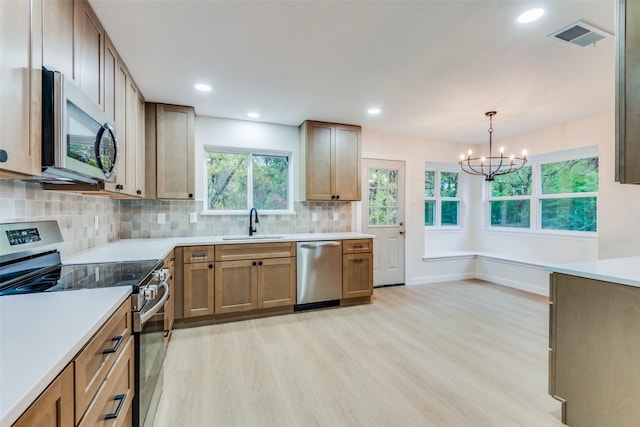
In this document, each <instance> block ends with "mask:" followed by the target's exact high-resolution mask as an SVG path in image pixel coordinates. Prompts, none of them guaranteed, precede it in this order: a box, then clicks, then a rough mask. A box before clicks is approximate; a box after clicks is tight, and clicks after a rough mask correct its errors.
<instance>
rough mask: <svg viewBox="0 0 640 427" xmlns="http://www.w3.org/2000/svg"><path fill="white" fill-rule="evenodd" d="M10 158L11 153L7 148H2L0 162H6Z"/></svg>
mask: <svg viewBox="0 0 640 427" xmlns="http://www.w3.org/2000/svg"><path fill="white" fill-rule="evenodd" d="M8 159H9V155H8V154H7V152H6V151H5V150H0V162H2V163H4V162H6V161H7V160H8Z"/></svg>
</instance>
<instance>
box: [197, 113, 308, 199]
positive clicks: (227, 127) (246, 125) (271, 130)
mask: <svg viewBox="0 0 640 427" xmlns="http://www.w3.org/2000/svg"><path fill="white" fill-rule="evenodd" d="M298 140H299V137H298V128H297V127H296V126H285V125H275V124H270V123H258V122H251V121H244V120H231V119H221V118H215V117H205V116H196V153H195V157H196V164H195V173H196V199H197V200H205V198H206V195H205V191H206V190H205V187H204V182H203V180H201V179H198V178H199V177H202V176H203V170H204V157H203V153H204V151H203V146H204V145H215V146H224V147H242V148H265V149H269V150H278V151H290V152H292V153H293V155H292V162H293V176H294V177H296V178H297V177H298V176H299V173H300V172H299V167H298V165H299V161H298V154H299V143H298ZM298 182H299V179H294V189H293V191H294V193H293V194H294V200H300V197H299V188H298Z"/></svg>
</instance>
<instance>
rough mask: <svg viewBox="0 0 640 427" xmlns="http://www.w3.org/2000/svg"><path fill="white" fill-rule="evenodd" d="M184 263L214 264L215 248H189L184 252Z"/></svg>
mask: <svg viewBox="0 0 640 427" xmlns="http://www.w3.org/2000/svg"><path fill="white" fill-rule="evenodd" d="M182 261H183V262H184V263H185V264H192V263H194V262H212V261H213V246H187V247H185V248H184V250H183V255H182Z"/></svg>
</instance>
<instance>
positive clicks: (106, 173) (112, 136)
mask: <svg viewBox="0 0 640 427" xmlns="http://www.w3.org/2000/svg"><path fill="white" fill-rule="evenodd" d="M105 132H108V135H109V140H113V144H114V145H115V147H116V149H115V150H114V152H113V159H111V167H110V168H109V170H106V169H105V168H104V165H103V164H102V160H101V157H100V145H101V144H102V135H104V133H105ZM94 148H95V154H96V162H97V163H98V167H99V168H100V170H102V173H103V174H104V176H105V177H106V178H107V179H108V178H109V177H110V176H111V173H112V172H113V168H114V167H115V164H116V158H117V157H118V144H117V142H116V136H115V134H114V133H113V130H112V129H111V126H109V124H108V123H105V124H103V125H102V126H101V127H100V130H99V131H98V135H96V142H95V144H94Z"/></svg>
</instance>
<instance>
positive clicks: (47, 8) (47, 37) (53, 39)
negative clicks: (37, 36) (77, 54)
mask: <svg viewBox="0 0 640 427" xmlns="http://www.w3.org/2000/svg"><path fill="white" fill-rule="evenodd" d="M73 3H74V2H73V0H46V1H44V2H43V6H44V10H43V37H42V65H44V66H45V67H46V68H47V69H49V70H52V71H60V72H61V73H62V74H64V75H65V77H66V78H68V79H71V80H73V20H74V18H73Z"/></svg>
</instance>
